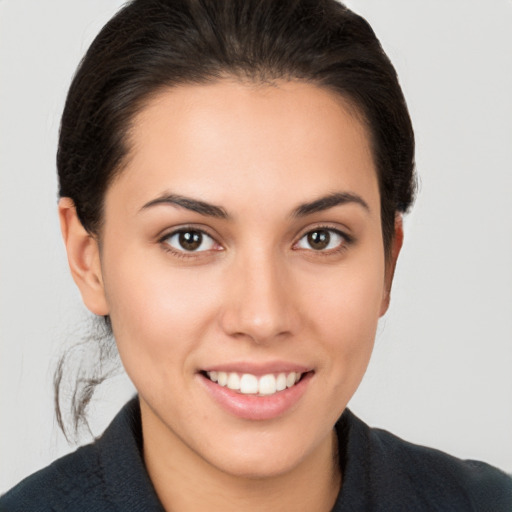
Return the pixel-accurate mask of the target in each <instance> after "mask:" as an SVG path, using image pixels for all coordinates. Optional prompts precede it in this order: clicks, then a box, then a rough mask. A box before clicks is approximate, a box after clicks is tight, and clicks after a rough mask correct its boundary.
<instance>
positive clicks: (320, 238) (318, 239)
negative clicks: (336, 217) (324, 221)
mask: <svg viewBox="0 0 512 512" xmlns="http://www.w3.org/2000/svg"><path fill="white" fill-rule="evenodd" d="M344 242H346V238H345V237H344V236H343V235H342V234H341V233H340V232H339V231H336V230H335V229H327V228H319V229H314V230H313V231H309V232H308V233H306V234H305V235H304V236H303V237H302V238H301V239H300V240H299V241H298V242H297V247H298V248H299V249H313V250H314V251H328V250H330V249H336V248H338V247H340V246H341V245H343V243H344Z"/></svg>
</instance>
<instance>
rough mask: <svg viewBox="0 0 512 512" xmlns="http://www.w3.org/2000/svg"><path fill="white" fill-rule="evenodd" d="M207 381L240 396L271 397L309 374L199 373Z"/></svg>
mask: <svg viewBox="0 0 512 512" xmlns="http://www.w3.org/2000/svg"><path fill="white" fill-rule="evenodd" d="M201 373H202V374H203V375H204V376H205V377H206V378H207V379H209V380H210V381H212V382H214V383H216V384H218V385H219V386H221V387H226V388H228V389H230V390H232V391H234V392H236V393H239V394H241V395H253V396H272V395H275V394H276V393H279V392H281V391H285V390H286V389H289V388H292V387H294V386H295V385H296V384H298V383H299V382H300V381H301V379H302V378H303V377H304V376H305V375H306V374H308V373H311V372H304V373H300V372H286V373H285V372H280V373H267V374H265V375H260V376H258V375H254V374H252V373H238V372H223V371H208V372H201Z"/></svg>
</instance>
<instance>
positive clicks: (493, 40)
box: [0, 0, 512, 492]
mask: <svg viewBox="0 0 512 512" xmlns="http://www.w3.org/2000/svg"><path fill="white" fill-rule="evenodd" d="M120 5H121V2H120V1H119V0H47V1H44V2H43V1H41V0H0V170H1V175H0V179H1V182H0V258H1V260H0V272H1V274H0V301H1V302H0V335H1V344H0V470H1V471H0V492H4V491H5V490H7V489H8V488H9V487H11V486H12V485H13V484H14V483H16V482H17V481H19V480H20V479H21V478H22V477H24V476H26V475H28V474H29V473H31V472H33V471H34V470H36V469H38V468H41V467H43V466H45V465H47V464H48V463H49V462H50V461H52V460H53V459H54V458H56V457H57V456H59V455H61V454H63V453H65V452H68V451H70V450H72V449H74V447H73V446H69V445H68V444H67V443H66V442H65V440H64V438H63V436H62V434H60V432H59V430H58V428H57V427H56V423H55V420H54V416H53V391H52V373H53V369H54V366H55V363H56V361H57V359H58V357H59V355H60V354H61V353H62V351H63V350H64V349H65V348H66V347H67V346H69V345H70V344H72V343H74V342H76V341H78V340H79V339H80V336H81V332H80V331H81V329H82V328H83V327H84V326H85V325H87V315H86V313H85V312H84V308H83V306H82V304H81V301H80V297H79V295H78V292H77V291H76V290H75V287H74V284H73V283H72V280H71V278H70V277H69V275H68V271H67V263H66V258H65V254H64V248H63V244H62V242H61V240H60V233H59V228H58V222H57V214H56V204H57V198H56V190H57V183H56V170H55V150H56V144H57V133H58V126H59V117H60V114H61V111H62V107H63V102H64V97H65V93H66V90H67V87H68V86H69V83H70V80H71V77H72V74H73V72H74V69H75V68H76V66H77V64H78V62H79V59H80V58H81V56H82V55H83V53H84V51H85V50H86V48H87V46H88V45H89V43H90V42H91V40H92V38H93V37H94V35H95V34H96V33H97V32H98V31H99V29H100V27H101V26H102V25H103V24H104V23H105V22H106V21H107V19H108V18H109V17H110V16H111V15H112V14H113V13H114V12H115V11H116V10H117V8H118V7H119V6H120ZM348 5H349V6H350V7H352V8H353V9H354V10H356V11H357V12H359V13H360V14H362V15H363V16H365V17H366V18H367V19H368V20H369V21H370V23H371V24H372V26H373V27H374V29H375V31H376V33H377V35H378V36H379V38H380V39H381V42H382V44H383V46H384V48H385V50H386V51H387V52H388V54H389V55H390V57H391V59H392V61H393V62H394V64H395V66H396V68H397V70H398V74H399V76H400V79H401V83H402V85H403V89H404V92H405V95H406V98H407V100H408V103H409V107H410V111H411V116H412V118H413V123H414V126H415V129H416V136H417V146H418V148H417V169H418V173H419V176H420V191H419V196H418V199H417V202H416V206H415V208H414V210H413V212H412V213H411V214H410V215H409V216H408V217H407V219H406V223H405V230H406V239H405V246H404V249H403V253H402V255H401V258H400V261H399V264H398V269H397V274H396V280H395V284H394V289H393V295H392V305H391V309H390V311H389V313H388V314H387V316H386V317H385V318H384V319H383V320H382V321H381V324H380V327H379V334H378V338H377V343H376V350H375V353H374V356H373V359H372V362H371V364H370V367H369V370H368V373H367V375H366V377H365V380H364V381H363V384H362V385H361V387H360V389H359V391H358V392H357V394H356V396H355V397H354V399H353V400H352V402H351V404H350V407H351V408H352V410H353V411H354V412H355V413H356V414H358V415H360V416H361V417H362V418H363V419H364V420H365V421H366V422H368V423H370V424H371V425H375V426H380V427H383V428H386V429H388V430H391V431H393V432H394V433H395V434H397V435H399V436H401V437H404V438H406V439H408V440H410V441H413V442H416V443H420V444H426V445H429V446H434V447H437V448H440V449H442V450H444V451H447V452H449V453H452V454H455V455H457V456H459V457H463V458H477V459H482V460H485V461H488V462H490V463H492V464H494V465H496V466H499V467H501V468H503V469H505V470H506V471H508V472H512V163H511V162H512V94H511V91H512V30H511V27H512V2H511V1H510V0H491V1H489V2H485V3H483V2H481V1H477V0H429V1H428V2H426V1H424V0H386V1H382V0H352V1H349V2H348ZM483 6H485V7H483ZM133 392H134V391H133V388H132V387H131V385H130V384H129V382H128V381H127V379H126V378H125V377H122V376H121V377H117V378H115V379H113V380H112V382H110V383H109V384H106V385H104V386H103V387H102V388H101V390H100V392H99V394H98V399H97V400H95V401H94V403H93V404H92V406H91V416H92V417H93V428H94V432H95V434H99V433H101V431H102V430H103V429H104V428H105V426H106V425H107V424H108V422H109V421H110V419H111V418H112V417H113V415H114V414H115V412H116V411H117V410H118V409H119V408H120V406H121V405H122V404H123V403H124V401H126V399H127V398H128V397H129V396H131V394H132V393H133ZM87 441H88V438H84V439H83V442H87Z"/></svg>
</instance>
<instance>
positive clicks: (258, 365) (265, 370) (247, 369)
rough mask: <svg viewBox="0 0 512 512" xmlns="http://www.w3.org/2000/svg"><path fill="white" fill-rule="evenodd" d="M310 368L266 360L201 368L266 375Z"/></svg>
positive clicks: (209, 370) (297, 371)
mask: <svg viewBox="0 0 512 512" xmlns="http://www.w3.org/2000/svg"><path fill="white" fill-rule="evenodd" d="M311 370H312V368H311V367H308V366H304V365H302V364H297V363H292V362H285V361H268V362H250V361H238V362H230V363H220V364H214V365H211V366H207V367H205V368H202V369H201V371H203V372H226V373H231V372H236V373H242V374H243V373H250V374H252V375H256V376H258V375H267V374H269V373H291V372H296V373H307V372H309V371H311Z"/></svg>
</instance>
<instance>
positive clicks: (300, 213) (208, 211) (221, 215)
mask: <svg viewBox="0 0 512 512" xmlns="http://www.w3.org/2000/svg"><path fill="white" fill-rule="evenodd" d="M350 203H355V204H358V205H360V206H362V207H363V208H364V209H365V210H367V211H370V207H369V206H368V204H367V203H366V201H365V200H364V199H363V198H362V197H360V196H358V195H357V194H353V193H351V192H335V193H332V194H328V195H326V196H324V197H321V198H319V199H315V200H314V201H311V202H308V203H303V204H301V205H299V206H298V207H297V208H295V209H294V210H293V212H292V217H306V216H307V215H311V214H313V213H318V212H322V211H325V210H328V209H330V208H334V207H335V206H341V205H344V204H350ZM165 204H169V205H173V206H179V207H181V208H185V209H187V210H190V211H193V212H196V213H199V214H201V215H206V216H208V217H215V218H217V219H229V218H230V216H229V214H228V213H227V212H226V210H225V209H224V208H222V206H216V205H214V204H210V203H206V202H204V201H200V200H198V199H192V198H191V197H185V196H181V195H178V194H164V195H162V196H160V197H157V198H156V199H152V200H151V201H149V202H148V203H146V204H145V205H144V206H143V207H142V208H141V210H145V209H147V208H151V207H152V206H157V205H165Z"/></svg>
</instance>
